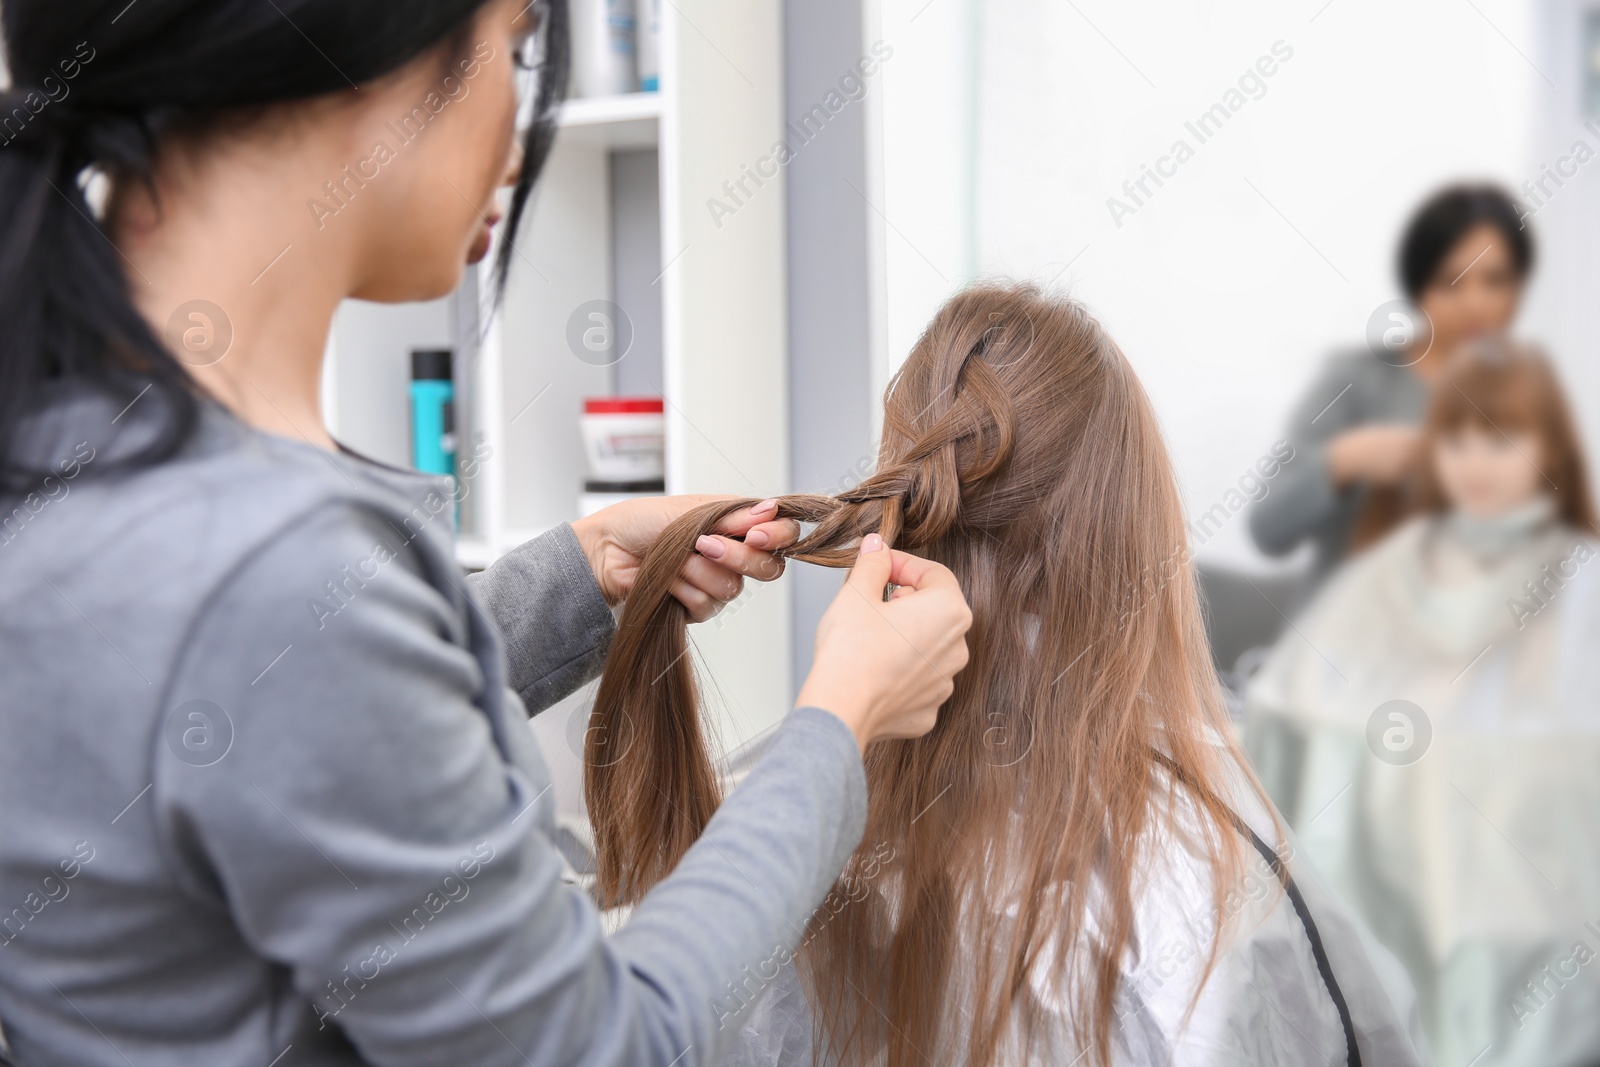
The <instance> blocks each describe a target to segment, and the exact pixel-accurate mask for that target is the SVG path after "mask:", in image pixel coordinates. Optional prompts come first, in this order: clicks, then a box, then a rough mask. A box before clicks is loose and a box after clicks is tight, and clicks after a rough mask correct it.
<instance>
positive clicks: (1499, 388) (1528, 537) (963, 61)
mask: <svg viewBox="0 0 1600 1067" xmlns="http://www.w3.org/2000/svg"><path fill="white" fill-rule="evenodd" d="M867 18H868V25H869V28H868V30H867V34H868V36H869V37H871V36H873V35H874V33H876V34H880V35H881V36H883V37H884V38H886V39H889V40H892V41H894V42H895V53H894V59H893V60H892V61H889V62H885V64H884V66H883V71H882V75H881V78H882V93H881V97H879V98H876V99H875V101H874V107H875V112H874V115H875V121H876V122H878V123H879V124H880V125H881V130H880V131H878V132H879V138H878V140H877V141H876V142H875V144H876V145H877V150H878V151H880V152H881V161H880V162H881V167H879V169H878V171H877V173H878V174H879V182H878V184H877V185H876V186H875V187H874V188H871V189H868V190H864V192H865V194H866V196H867V198H868V200H869V201H870V203H871V205H872V209H873V212H874V214H873V216H872V218H873V220H874V222H875V224H876V227H877V232H876V239H877V240H878V241H880V242H881V248H882V262H883V264H884V266H883V270H882V275H881V277H879V278H877V279H874V281H875V284H876V285H877V287H878V290H877V291H878V293H879V296H880V297H881V305H882V309H883V322H884V325H883V329H882V330H881V336H880V337H879V338H877V342H876V345H875V352H874V354H875V358H876V361H875V364H874V367H875V373H876V375H877V378H878V381H877V383H876V384H878V385H880V386H881V385H882V384H883V383H884V382H886V381H887V379H888V375H889V374H890V373H891V372H892V371H893V369H894V365H895V361H896V360H897V359H898V358H900V355H901V354H903V353H904V352H906V351H907V350H908V349H909V348H910V346H911V343H912V342H913V340H914V339H915V337H916V335H917V334H918V332H919V331H920V330H921V328H922V326H923V324H924V323H925V322H926V321H927V320H928V318H929V316H930V314H931V312H932V310H933V309H934V308H935V307H937V305H938V304H939V303H940V302H941V301H942V300H943V299H944V298H945V297H946V296H947V295H948V294H949V293H950V292H952V291H953V290H955V289H957V288H959V287H960V286H961V285H963V284H965V283H966V282H968V281H970V280H972V279H974V278H982V277H986V276H994V275H1005V276H1014V277H1019V278H1024V279H1030V280H1033V281H1035V282H1037V283H1039V284H1041V285H1044V286H1047V287H1050V288H1054V289H1058V290H1063V291H1065V292H1067V293H1069V294H1070V295H1072V296H1074V297H1076V298H1077V299H1080V300H1083V301H1085V302H1086V303H1087V304H1088V306H1089V307H1090V308H1091V309H1092V310H1093V312H1094V313H1095V314H1096V315H1097V316H1098V317H1099V318H1100V319H1101V321H1102V322H1104V323H1105V325H1106V327H1107V328H1108V330H1109V332H1110V333H1111V334H1112V336H1114V337H1115V338H1116V339H1117V341H1118V343H1119V344H1120V345H1121V346H1122V348H1123V350H1124V351H1125V353H1126V354H1127V356H1128V358H1129V360H1130V361H1131V362H1132V364H1133V365H1134V367H1135V369H1136V370H1137V371H1138V373H1139V375H1140V377H1141V378H1142V380H1143V382H1144V385H1145V387H1146V388H1147V390H1148V391H1149V393H1150V395H1151V397H1152V399H1153V401H1154V404H1155V406H1156V409H1157V412H1158V414H1159V416H1160V418H1161V421H1162V424H1163V426H1164V429H1165V432H1166V434H1167V438H1168V443H1169V445H1170V447H1171V449H1172V453H1173V457H1174V460H1175V463H1176V464H1177V467H1178V471H1179V476H1180V480H1181V485H1182V490H1183V493H1184V498H1185V504H1186V508H1187V511H1188V518H1189V523H1190V524H1189V537H1190V540H1189V545H1188V548H1189V551H1190V553H1191V558H1192V559H1193V560H1194V562H1195V563H1196V565H1197V569H1198V573H1199V580H1200V583H1201V586H1202V589H1203V591H1204V593H1205V596H1206V600H1207V603H1208V613H1209V617H1208V625H1209V628H1210V635H1211V643H1212V652H1213V657H1214V660H1215V663H1216V666H1217V668H1218V670H1219V672H1220V673H1221V675H1222V678H1223V680H1224V682H1225V684H1226V687H1227V690H1228V697H1229V699H1230V702H1231V706H1232V708H1233V710H1234V714H1235V717H1236V728H1237V730H1238V731H1239V734H1240V736H1241V738H1242V739H1243V741H1244V743H1245V746H1246V749H1247V751H1248V753H1249V755H1250V758H1251V760H1252V762H1253V763H1254V767H1255V770H1256V772H1257V774H1258V775H1259V776H1260V777H1261V779H1262V781H1263V784H1264V785H1265V787H1266V789H1267V791H1268V793H1269V794H1270V795H1271V796H1272V798H1273V800H1274V801H1275V802H1276V804H1277V805H1278V806H1279V808H1280V810H1281V812H1282V814H1283V817H1284V820H1285V822H1286V824H1287V825H1288V827H1289V828H1290V830H1291V831H1292V833H1293V834H1294V835H1295V838H1296V847H1297V849H1298V852H1299V854H1300V855H1302V856H1304V857H1308V858H1309V859H1310V860H1311V862H1313V863H1314V864H1315V865H1316V866H1317V867H1318V868H1319V869H1320V871H1321V873H1322V874H1323V875H1324V876H1325V877H1326V878H1327V879H1328V880H1329V881H1330V882H1331V883H1332V884H1333V885H1334V886H1335V887H1336V888H1337V890H1338V891H1339V892H1340V893H1341V895H1343V896H1344V897H1345V899H1346V902H1347V903H1348V904H1349V905H1350V906H1351V907H1352V909H1354V910H1355V911H1356V912H1357V914H1358V915H1360V916H1361V918H1362V919H1363V920H1364V922H1365V923H1366V924H1367V926H1368V927H1369V928H1370V930H1371V932H1372V934H1373V935H1374V936H1375V938H1376V939H1377V940H1378V941H1379V942H1380V943H1381V944H1382V945H1383V946H1384V947H1385V948H1386V949H1387V950H1388V952H1389V953H1390V954H1392V956H1393V958H1394V960H1395V961H1396V962H1397V964H1398V966H1400V967H1403V968H1404V971H1405V972H1406V974H1407V976H1408V978H1409V981H1410V984H1411V985H1412V987H1413V988H1414V989H1415V990H1416V996H1417V1000H1416V1003H1417V1014H1418V1018H1419V1025H1420V1027H1421V1029H1422V1030H1423V1031H1424V1032H1425V1040H1426V1042H1427V1044H1428V1045H1429V1046H1431V1058H1432V1060H1433V1062H1435V1063H1438V1064H1449V1065H1456V1067H1469V1065H1471V1067H1490V1065H1509V1064H1519V1065H1521V1064H1526V1065H1530V1067H1531V1065H1535V1064H1537V1065H1541V1067H1552V1065H1584V1064H1597V1063H1600V1016H1597V1015H1596V1013H1595V1012H1594V1010H1593V1009H1594V1004H1595V1003H1596V997H1597V995H1600V967H1594V966H1590V964H1591V963H1592V962H1593V961H1594V959H1595V957H1596V954H1597V953H1600V838H1597V836H1596V834H1595V832H1594V827H1595V826H1596V825H1600V775H1597V774H1596V768H1597V766H1600V703H1597V697H1596V693H1597V692H1600V669H1597V667H1596V663H1597V662H1600V656H1597V653H1600V568H1596V567H1594V566H1591V565H1590V564H1591V562H1592V560H1593V559H1594V557H1595V555H1596V552H1597V551H1600V545H1597V539H1600V529H1597V528H1596V526H1595V511H1594V506H1593V503H1592V492H1593V483H1592V477H1593V466H1594V463H1593V458H1592V455H1593V454H1592V442H1593V441H1594V440H1595V434H1596V432H1597V430H1596V424H1597V420H1600V368H1597V361H1596V358H1595V344H1596V340H1597V337H1600V334H1597V330H1600V301H1597V300H1596V299H1595V293H1596V291H1597V290H1600V261H1597V260H1596V258H1595V256H1594V252H1593V250H1594V249H1595V248H1596V247H1600V242H1597V238H1600V182H1597V180H1596V179H1595V177H1594V175H1593V174H1592V173H1591V171H1593V170H1596V169H1600V167H1591V165H1590V164H1591V162H1592V161H1593V159H1594V158H1595V156H1596V154H1597V152H1600V119H1597V116H1600V32H1597V27H1600V9H1594V10H1591V9H1590V8H1588V7H1586V6H1585V5H1583V4H1580V3H1574V2H1546V3H1534V2H1529V0H1474V2H1470V3H1461V4H1438V5H1435V4H1427V5H1401V6H1395V5H1380V4H1375V3H1371V2H1367V0H1308V2H1305V3H1294V4H1289V5H1284V4H1269V3H1264V2H1246V3H1239V4H1229V5H1216V4H1193V3H1178V2H1171V0H1157V2H1153V3H1145V4H1138V5H1126V4H1116V3H1111V2H1104V0H1079V2H1073V3H1053V2H1044V0H987V2H982V3H979V2H975V0H974V2H962V0H933V2H932V3H924V2H922V0H916V2H911V3H896V2H892V0H883V2H882V3H880V4H875V5H872V4H869V5H868V13H867Z"/></svg>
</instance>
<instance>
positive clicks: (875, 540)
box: [861, 533, 883, 552]
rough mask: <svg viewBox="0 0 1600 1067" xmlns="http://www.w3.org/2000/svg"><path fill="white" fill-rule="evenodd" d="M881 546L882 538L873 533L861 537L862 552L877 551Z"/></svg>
mask: <svg viewBox="0 0 1600 1067" xmlns="http://www.w3.org/2000/svg"><path fill="white" fill-rule="evenodd" d="M882 548H883V538H881V537H879V536H878V535H877V534H875V533H869V534H867V536H865V537H863V538H862V539H861V551H862V552H878V551H880V550H882Z"/></svg>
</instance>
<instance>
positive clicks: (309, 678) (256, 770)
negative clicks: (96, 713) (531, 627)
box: [151, 506, 866, 1067]
mask: <svg viewBox="0 0 1600 1067" xmlns="http://www.w3.org/2000/svg"><path fill="white" fill-rule="evenodd" d="M389 529H390V528H389V527H388V526H387V525H386V523H385V522H384V521H383V519H382V518H381V517H380V516H378V515H368V514H366V513H365V512H364V511H361V510H358V509H357V508H355V507H353V506H341V508H340V509H339V510H338V512H337V513H335V514H322V515H314V516H310V517H306V518H301V519H298V520H296V521H295V522H294V523H293V524H292V525H289V526H287V527H285V528H284V529H283V530H281V531H280V532H279V534H278V535H277V536H275V537H274V538H273V539H272V540H271V542H270V543H269V545H268V547H266V548H265V549H264V550H263V551H262V552H261V553H260V554H259V555H257V556H256V557H255V558H253V559H251V560H250V561H248V563H247V564H246V565H244V566H243V567H242V568H241V569H240V571H239V572H238V573H237V574H235V575H234V576H233V577H232V578H231V579H230V580H229V581H228V582H227V583H226V585H225V587H224V588H222V589H221V590H219V591H218V592H217V593H216V594H215V595H214V596H213V597H212V599H211V601H210V602H209V604H208V606H207V608H206V610H205V611H204V613H203V614H202V616H201V617H200V618H199V619H197V620H196V623H195V625H194V627H193V631H192V638H191V640H190V641H189V642H188V644H187V646H186V649H185V655H184V657H183V660H182V662H181V663H179V664H178V665H177V666H176V668H175V670H174V674H173V683H172V684H173V691H172V692H171V694H170V696H171V699H172V700H173V703H174V706H176V705H178V704H181V703H183V702H185V701H188V700H194V699H199V700H204V701H206V702H207V704H208V706H209V707H210V708H211V709H214V710H212V711H211V712H210V714H211V715H213V716H214V717H215V718H216V719H217V720H218V721H220V722H225V723H226V724H227V726H226V729H227V730H228V733H229V744H228V746H227V747H226V750H225V755H223V756H222V757H221V758H220V759H219V760H216V761H214V762H212V763H210V764H209V765H205V766H198V765H195V763H194V762H192V761H191V760H187V759H184V758H182V756H181V755H180V753H181V752H182V751H183V750H182V749H181V747H179V748H174V747H172V746H169V745H167V744H164V743H163V741H162V739H161V738H159V737H158V738H156V739H154V741H153V743H152V747H153V753H154V756H153V763H154V766H153V778H154V784H153V786H152V790H151V799H152V801H153V803H154V815H155V818H156V820H157V825H158V827H159V828H160V834H161V837H162V841H163V848H164V849H165V851H166V852H167V855H168V865H169V868H170V870H171V871H172V874H173V877H174V878H175V879H176V880H177V882H178V884H179V886H180V888H181V889H182V891H184V892H186V893H187V894H188V895H190V896H191V897H192V898H193V899H194V900H195V902H196V907H197V908H200V909H203V910H205V911H208V912H210V913H212V914H217V913H222V914H226V915H228V916H229V917H230V918H231V919H232V922H233V924H234V926H235V928H236V930H237V933H238V936H239V937H240V938H241V939H242V940H243V941H244V943H245V944H247V945H248V946H250V948H251V949H252V950H253V951H254V952H255V953H256V954H258V955H259V956H260V957H261V959H263V960H264V961H271V962H272V963H274V964H276V965H277V966H280V967H282V968H283V969H284V973H285V975H286V981H289V982H292V983H293V987H294V989H295V990H296V992H297V993H298V994H299V995H300V996H302V997H304V998H305V1000H306V1001H307V1002H309V1004H311V1005H314V1006H315V1010H316V1017H315V1018H316V1020H320V1022H321V1024H322V1025H324V1026H332V1027H338V1028H339V1029H340V1030H342V1032H343V1033H344V1035H345V1036H346V1037H347V1038H348V1039H349V1040H350V1041H351V1042H352V1043H353V1044H354V1045H355V1047H356V1048H357V1049H358V1050H359V1051H360V1053H361V1055H362V1056H363V1057H364V1058H365V1059H366V1061H368V1062H370V1063H373V1064H375V1065H384V1067H388V1065H394V1067H410V1065H418V1067H420V1065H423V1064H438V1063H462V1064H465V1063H471V1064H475V1065H479V1067H511V1065H520V1064H527V1063H535V1064H563V1065H573V1067H579V1065H582V1067H648V1065H655V1067H668V1065H674V1067H692V1065H697V1064H709V1063H713V1062H715V1060H716V1057H717V1056H718V1054H719V1053H720V1051H721V1049H722V1047H723V1044H724V1042H725V1041H726V1039H727V1037H728V1034H727V1033H725V1032H723V1031H722V1030H720V1029H719V1024H720V1023H721V1022H722V1020H723V1018H724V1016H725V1015H726V1011H725V1009H724V1008H723V1007H722V1004H723V1001H722V998H723V997H725V996H726V990H727V989H729V988H731V987H732V983H734V982H736V981H739V980H741V978H742V976H743V974H744V973H745V969H746V968H752V969H754V968H758V967H760V966H761V964H762V961H764V960H766V959H768V958H769V957H770V956H771V955H772V954H773V953H774V952H775V951H789V950H792V948H793V946H794V944H795V942H796V941H797V939H798V935H799V933H800V931H801V928H802V925H803V923H804V921H805V919H806V917H807V916H808V915H809V914H811V912H812V911H813V910H814V909H815V908H816V907H817V906H818V904H819V903H820V902H821V901H822V899H823V897H824V896H825V894H826V892H827V890H828V888H829V886H830V885H831V884H832V883H833V881H834V879H835V878H836V877H837V875H838V873H839V871H840V870H841V868H842V867H843V864H844V863H845V861H846V859H847V858H848V857H849V855H850V853H851V852H852V851H853V850H854V848H855V846H856V845H857V843H858V842H859V840H860V836H861V833H862V829H863V827H864V824H865V818H866V782H865V778H864V776H863V773H862V768H861V759H860V754H859V752H858V750H857V747H856V742H855V739H854V737H853V736H852V735H851V733H850V731H849V729H848V728H847V727H846V726H845V725H844V724H843V723H842V722H841V721H840V720H839V719H837V718H836V717H834V716H832V715H830V714H828V713H827V712H825V711H821V710H818V709H814V708H809V709H808V708H802V709H800V710H798V711H795V712H793V713H792V714H791V715H790V716H789V718H788V719H787V721H786V722H785V723H784V724H783V726H782V727H781V729H780V730H779V731H778V733H777V735H776V736H775V738H774V741H773V744H772V746H771V748H770V750H769V751H768V753H767V754H766V755H765V756H764V757H763V758H762V760H761V761H760V762H759V763H758V764H757V765H756V766H755V767H754V768H753V769H752V771H751V772H750V774H749V776H748V778H747V779H746V780H745V782H744V783H743V784H742V785H741V786H740V787H739V789H738V790H737V791H736V792H735V793H734V794H733V795H732V796H731V797H730V798H729V799H728V800H727V801H726V802H725V803H724V804H723V806H722V808H721V810H720V811H719V812H718V813H717V814H716V816H715V817H714V818H713V819H712V821H711V823H710V824H709V826H708V827H707V829H706V832H705V834H704V835H703V836H702V837H701V839H700V841H699V842H698V843H697V844H696V845H695V846H694V848H693V849H691V850H690V852H689V853H688V854H687V855H686V856H685V857H684V859H683V861H682V862H681V863H680V864H679V865H678V867H677V869H676V870H675V871H674V873H673V874H672V875H671V876H670V877H669V878H667V879H666V880H665V881H663V882H662V883H661V884H660V885H659V886H658V887H657V888H656V889H655V890H654V891H653V892H652V893H651V894H649V895H648V896H647V897H646V899H645V900H643V901H642V902H641V903H640V905H639V907H638V908H637V909H636V911H635V914H634V916H633V918H632V920H631V922H630V923H629V924H628V926H627V927H626V928H625V929H624V930H622V931H621V932H620V933H619V934H617V935H615V936H614V937H612V938H609V939H608V938H606V937H604V936H603V934H602V930H601V924H600V920H599V916H598V914H597V913H596V911H595V908H594V907H593V905H592V904H591V902H590V900H589V899H588V897H586V896H585V895H584V894H583V893H582V892H580V891H579V890H578V889H577V888H575V887H573V886H570V885H568V884H566V883H564V882H563V881H562V880H561V871H562V864H561V861H560V859H559V857H558V854H557V852H556V849H555V847H554V846H553V845H552V843H551V841H550V840H549V838H548V836H547V830H548V827H549V826H550V825H551V818H552V815H551V812H552V810H553V807H552V801H551V799H550V797H549V796H548V790H549V777H548V773H547V772H546V770H545V767H544V765H543V762H542V760H541V759H540V758H539V755H538V752H537V749H536V747H534V742H533V738H532V734H531V731H529V730H528V729H527V726H526V723H525V722H524V721H523V719H522V717H521V714H520V711H518V710H516V709H515V708H514V707H513V708H511V709H509V710H507V709H505V708H503V707H502V708H501V709H500V712H499V714H498V715H496V714H494V713H493V708H494V707H495V706H496V704H495V702H494V700H493V699H492V694H490V693H488V692H486V685H487V683H488V682H489V681H492V676H493V675H494V674H495V673H497V672H496V671H495V670H494V669H493V667H492V665H489V666H488V667H487V668H486V666H485V665H484V664H483V663H481V662H480V661H479V659H478V658H477V657H476V656H475V655H474V654H473V653H472V652H471V651H470V650H469V648H468V647H465V645H464V641H465V638H464V634H465V633H466V621H467V620H464V619H463V613H462V610H461V609H460V607H459V605H458V604H457V603H455V602H454V601H453V599H452V597H451V593H452V590H450V589H448V588H443V587H438V586H435V585H433V584H430V582H429V581H428V580H427V579H425V578H424V576H423V575H424V574H425V573H426V568H425V564H424V563H423V562H422V561H421V560H420V559H419V558H418V557H417V556H415V555H414V550H413V549H411V548H403V549H402V550H401V551H400V552H399V554H398V555H396V556H394V557H393V558H392V559H388V560H386V561H384V562H383V563H382V566H381V569H380V572H379V573H378V575H377V576H376V577H375V578H374V579H372V580H370V581H367V582H366V583H365V584H364V585H363V586H362V587H361V588H360V590H359V591H358V592H356V593H355V595H354V596H352V597H350V598H349V599H348V601H347V602H346V603H344V604H342V605H341V607H340V608H339V610H338V611H337V613H335V614H332V615H331V616H330V615H329V614H327V613H323V614H321V615H320V616H319V615H317V614H315V613H313V612H309V611H307V598H308V596H311V595H315V593H316V591H317V590H319V589H320V588H321V587H322V585H323V583H324V582H325V581H326V580H327V577H328V575H330V574H337V573H338V572H339V568H340V565H341V564H344V563H347V562H348V561H349V560H350V559H354V558H362V557H368V556H370V554H371V553H372V552H373V545H374V543H375V542H380V541H382V540H383V539H385V538H386V537H389V536H390V534H389V532H388V531H389ZM441 581H442V579H441ZM239 620H248V624H247V625H241V624H240V623H239ZM275 657H276V659H275ZM269 663H270V664H271V666H270V667H269V668H268V669H267V670H265V671H262V669H261V665H262V664H269ZM486 670H487V674H486ZM499 692H502V693H503V691H499ZM504 703H512V701H511V699H510V694H509V693H504ZM310 1025H312V1026H315V1025H316V1021H313V1022H312V1023H311V1024H310Z"/></svg>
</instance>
